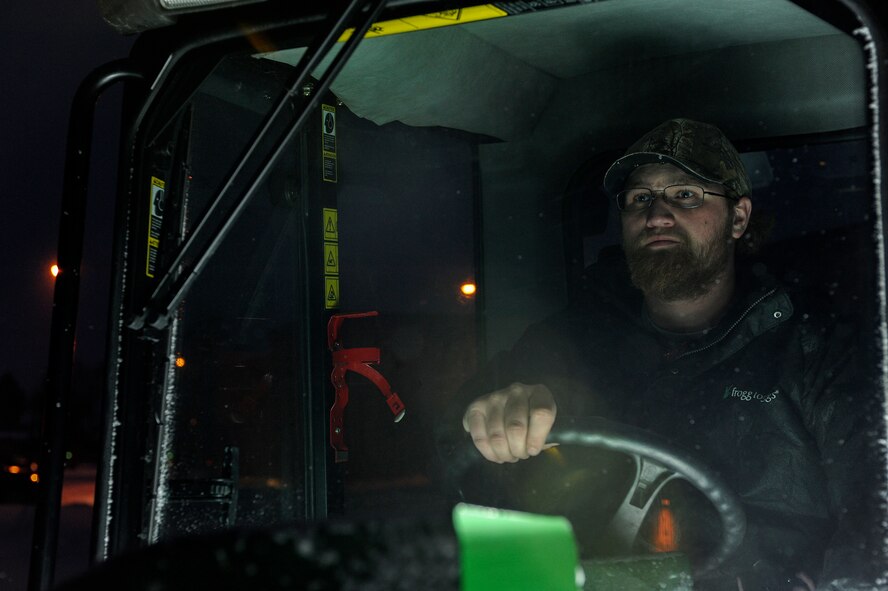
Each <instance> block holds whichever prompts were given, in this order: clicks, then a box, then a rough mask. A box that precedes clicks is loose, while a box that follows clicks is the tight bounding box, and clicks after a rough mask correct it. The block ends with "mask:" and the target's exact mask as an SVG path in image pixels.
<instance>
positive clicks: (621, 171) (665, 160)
mask: <svg viewBox="0 0 888 591" xmlns="http://www.w3.org/2000/svg"><path fill="white" fill-rule="evenodd" d="M645 164H672V165H674V166H677V167H678V168H680V169H682V170H683V171H685V172H687V173H688V174H691V175H693V176H695V177H697V178H698V179H700V180H702V181H704V182H707V183H716V184H721V181H718V180H715V179H711V178H708V177H706V176H704V175H702V174H700V173H699V172H697V171H696V170H694V169H693V168H691V167H689V166H688V165H687V164H685V163H684V162H682V161H680V160H676V159H675V158H673V157H672V156H667V155H666V154H658V153H656V152H633V153H632V154H626V155H625V156H623V157H622V158H618V159H617V160H616V161H615V162H614V163H613V164H611V166H610V168H608V169H607V172H606V173H605V174H604V190H605V191H607V194H608V195H616V194H617V193H618V192H620V191H622V190H623V187H625V186H626V179H628V178H629V175H630V174H632V171H633V170H635V169H636V168H638V167H639V166H643V165H645Z"/></svg>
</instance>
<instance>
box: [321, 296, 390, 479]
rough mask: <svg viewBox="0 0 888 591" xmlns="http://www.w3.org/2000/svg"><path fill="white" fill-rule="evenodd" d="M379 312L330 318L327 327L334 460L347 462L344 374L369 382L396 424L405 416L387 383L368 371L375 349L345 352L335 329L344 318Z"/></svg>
mask: <svg viewBox="0 0 888 591" xmlns="http://www.w3.org/2000/svg"><path fill="white" fill-rule="evenodd" d="M378 315H379V312H376V311H373V312H359V313H356V314H334V315H333V316H331V317H330V321H329V322H328V323H327V347H328V348H329V349H330V352H331V353H332V356H333V373H332V374H331V376H330V379H331V380H332V382H333V388H334V390H335V394H336V395H335V398H334V401H333V406H332V407H331V408H330V445H331V446H332V447H333V451H334V460H335V461H336V462H345V461H347V460H348V446H347V445H346V444H345V425H344V415H345V407H346V406H347V405H348V383H347V382H346V379H345V376H346V374H347V373H348V372H350V371H351V372H354V373H357V374H360V375H362V376H364V377H365V378H367V379H368V380H370V382H372V383H373V385H374V386H376V388H377V389H378V390H379V391H380V392H381V393H382V395H383V396H384V397H385V401H386V403H387V404H388V407H389V409H390V410H391V411H392V414H393V415H394V417H395V422H396V423H397V422H398V421H400V420H401V419H403V418H404V414H405V413H406V412H407V410H406V408H405V407H404V403H403V402H402V401H401V398H400V397H399V396H398V395H397V394H396V393H395V392H393V391H392V387H391V385H390V384H389V383H388V380H386V379H385V377H384V376H383V375H382V374H381V373H379V372H378V371H377V370H376V369H374V368H373V367H371V364H377V365H378V364H379V355H380V354H379V348H378V347H357V348H353V349H346V348H344V347H343V346H342V343H341V342H339V329H340V328H341V327H342V323H343V322H344V321H345V320H346V319H348V318H367V317H369V316H378Z"/></svg>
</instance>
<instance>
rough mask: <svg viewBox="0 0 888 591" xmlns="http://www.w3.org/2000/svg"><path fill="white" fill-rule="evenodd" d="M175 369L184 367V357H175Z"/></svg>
mask: <svg viewBox="0 0 888 591" xmlns="http://www.w3.org/2000/svg"><path fill="white" fill-rule="evenodd" d="M176 367H185V358H184V357H176Z"/></svg>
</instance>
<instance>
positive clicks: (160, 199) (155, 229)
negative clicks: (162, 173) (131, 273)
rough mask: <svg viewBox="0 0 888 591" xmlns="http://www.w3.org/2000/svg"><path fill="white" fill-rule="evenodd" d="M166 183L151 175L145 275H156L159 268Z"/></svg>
mask: <svg viewBox="0 0 888 591" xmlns="http://www.w3.org/2000/svg"><path fill="white" fill-rule="evenodd" d="M165 187H166V183H164V182H163V181H162V180H160V179H159V178H157V177H155V176H153V177H151V192H150V195H149V202H148V256H147V260H146V261H145V275H147V276H148V277H154V272H155V271H156V270H157V253H158V249H159V248H160V231H161V229H162V228H163V205H164V199H165V195H166V191H165Z"/></svg>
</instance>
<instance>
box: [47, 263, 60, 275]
mask: <svg viewBox="0 0 888 591" xmlns="http://www.w3.org/2000/svg"><path fill="white" fill-rule="evenodd" d="M49 274H50V275H52V276H53V277H58V276H59V266H58V265H53V266H51V267H50V268H49Z"/></svg>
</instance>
